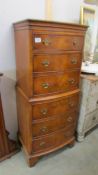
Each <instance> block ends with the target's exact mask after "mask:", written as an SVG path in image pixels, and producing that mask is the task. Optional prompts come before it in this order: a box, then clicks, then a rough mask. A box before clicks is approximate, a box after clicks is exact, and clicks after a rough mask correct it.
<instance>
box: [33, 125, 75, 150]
mask: <svg viewBox="0 0 98 175" xmlns="http://www.w3.org/2000/svg"><path fill="white" fill-rule="evenodd" d="M74 128H75V127H74V125H73V126H71V127H70V128H68V129H64V130H61V131H59V132H55V133H52V134H50V135H48V136H46V137H41V138H39V139H34V140H33V143H32V145H33V152H44V151H46V150H48V149H50V148H55V147H57V146H60V145H62V144H64V143H66V142H67V141H68V140H69V139H70V138H71V137H72V136H73V135H74Z"/></svg>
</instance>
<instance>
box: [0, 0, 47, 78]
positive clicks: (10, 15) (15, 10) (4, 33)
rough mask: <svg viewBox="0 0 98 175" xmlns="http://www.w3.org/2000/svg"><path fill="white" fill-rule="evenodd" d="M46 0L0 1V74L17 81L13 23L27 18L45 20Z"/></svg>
mask: <svg viewBox="0 0 98 175" xmlns="http://www.w3.org/2000/svg"><path fill="white" fill-rule="evenodd" d="M44 1H45V0H36V1H35V0H29V1H28V0H16V1H14V0H3V1H2V0H0V72H4V73H5V74H6V75H7V76H9V77H11V78H14V79H15V69H16V67H15V51H14V34H13V26H12V23H13V22H15V21H19V20H22V19H27V18H38V19H43V18H44V8H45V3H44Z"/></svg>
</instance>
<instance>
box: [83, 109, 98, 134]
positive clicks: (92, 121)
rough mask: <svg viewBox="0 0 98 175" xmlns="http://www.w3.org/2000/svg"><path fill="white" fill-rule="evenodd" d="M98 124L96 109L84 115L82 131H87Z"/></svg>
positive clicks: (97, 111)
mask: <svg viewBox="0 0 98 175" xmlns="http://www.w3.org/2000/svg"><path fill="white" fill-rule="evenodd" d="M97 124H98V109H97V110H95V111H93V112H91V113H90V114H88V115H86V117H85V121H84V131H85V132H86V131H88V130H89V129H91V128H93V127H94V126H95V125H97Z"/></svg>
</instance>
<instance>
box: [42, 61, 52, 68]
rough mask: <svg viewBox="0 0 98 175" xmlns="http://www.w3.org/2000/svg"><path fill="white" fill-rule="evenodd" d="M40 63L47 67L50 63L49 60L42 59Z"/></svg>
mask: <svg viewBox="0 0 98 175" xmlns="http://www.w3.org/2000/svg"><path fill="white" fill-rule="evenodd" d="M42 64H43V66H45V67H48V66H49V64H50V62H49V61H48V60H44V61H43V62H42Z"/></svg>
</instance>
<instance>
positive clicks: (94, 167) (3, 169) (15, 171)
mask: <svg viewBox="0 0 98 175" xmlns="http://www.w3.org/2000/svg"><path fill="white" fill-rule="evenodd" d="M46 174H47V175H83V174H84V175H98V128H97V129H96V130H94V131H93V132H92V133H91V134H89V135H88V136H87V137H86V138H85V140H84V142H82V143H76V145H75V146H74V147H73V148H63V149H61V150H59V151H57V152H55V153H52V154H49V155H48V156H44V157H43V158H41V159H40V160H39V162H38V163H37V164H36V166H35V167H32V168H29V167H28V166H27V164H26V162H25V159H24V154H23V153H22V151H21V152H19V153H18V154H16V155H15V156H13V157H12V158H10V159H8V160H6V161H4V162H2V163H0V175H46Z"/></svg>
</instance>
